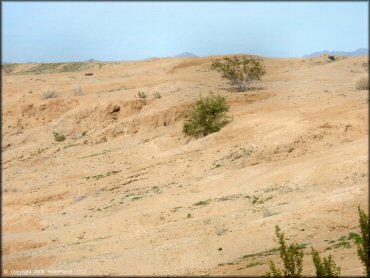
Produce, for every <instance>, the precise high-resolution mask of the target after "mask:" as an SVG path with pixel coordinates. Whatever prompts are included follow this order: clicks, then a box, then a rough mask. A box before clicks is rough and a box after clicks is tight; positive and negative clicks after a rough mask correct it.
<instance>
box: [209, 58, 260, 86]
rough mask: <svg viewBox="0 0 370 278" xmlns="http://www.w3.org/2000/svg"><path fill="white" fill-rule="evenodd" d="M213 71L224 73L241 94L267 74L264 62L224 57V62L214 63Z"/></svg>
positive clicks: (223, 75)
mask: <svg viewBox="0 0 370 278" xmlns="http://www.w3.org/2000/svg"><path fill="white" fill-rule="evenodd" d="M211 69H213V70H216V71H218V72H221V73H222V77H224V78H226V79H229V80H230V81H231V83H232V84H233V85H234V86H235V87H236V88H237V89H238V90H239V91H241V92H243V91H245V90H247V89H248V88H249V86H250V85H251V83H252V82H254V81H258V80H261V77H262V76H263V75H264V74H265V69H264V66H263V64H262V61H260V60H257V59H254V58H245V57H241V58H238V57H236V56H235V57H233V58H228V57H224V58H223V60H216V61H212V65H211Z"/></svg>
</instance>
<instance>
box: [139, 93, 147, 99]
mask: <svg viewBox="0 0 370 278" xmlns="http://www.w3.org/2000/svg"><path fill="white" fill-rule="evenodd" d="M137 96H138V97H139V98H146V93H144V92H138V93H137Z"/></svg>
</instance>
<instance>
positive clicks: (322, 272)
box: [311, 247, 340, 277]
mask: <svg viewBox="0 0 370 278" xmlns="http://www.w3.org/2000/svg"><path fill="white" fill-rule="evenodd" d="M311 250H312V252H311V255H312V260H313V264H314V266H315V269H316V276H317V277H338V276H339V274H340V267H338V266H337V265H336V264H335V262H334V261H333V259H332V257H331V255H329V256H328V257H327V258H325V257H324V259H323V261H321V258H320V255H319V253H318V252H317V251H316V250H315V249H313V248H312V247H311Z"/></svg>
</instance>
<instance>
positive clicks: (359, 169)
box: [2, 56, 369, 276]
mask: <svg viewBox="0 0 370 278" xmlns="http://www.w3.org/2000/svg"><path fill="white" fill-rule="evenodd" d="M216 58H222V57H221V56H220V57H205V58H183V59H181V58H163V59H151V60H143V61H132V62H96V61H94V62H90V63H87V62H86V63H62V64H17V65H8V66H7V67H6V68H4V69H3V82H2V260H3V270H4V271H5V270H6V271H7V272H8V274H13V275H17V274H22V271H23V274H29V273H32V274H35V273H36V272H34V271H37V270H41V272H40V273H39V274H46V275H53V274H58V275H211V276H212V275H263V274H265V273H266V272H267V271H268V270H269V261H270V260H273V261H275V262H276V263H278V264H277V265H278V266H279V267H281V263H280V258H279V255H278V253H277V251H276V248H277V247H278V242H277V240H276V237H275V225H279V227H280V228H281V230H282V231H283V232H284V233H285V235H286V237H287V242H288V243H291V242H293V241H296V242H298V243H300V244H303V245H304V246H305V249H304V253H305V257H304V268H303V274H305V275H314V274H315V272H314V271H315V270H314V267H313V263H312V258H311V256H310V252H311V247H314V248H315V249H316V250H318V251H319V252H320V254H321V255H323V256H327V255H329V254H332V256H333V258H334V260H335V262H336V263H337V265H339V266H340V267H341V275H362V274H363V268H362V265H361V263H360V261H359V259H358V257H357V249H356V246H355V244H354V243H353V241H352V240H350V239H348V238H349V235H350V234H351V233H359V232H360V228H359V222H358V212H357V206H360V207H361V208H362V209H364V210H365V211H368V143H369V141H368V140H369V139H368V132H369V130H368V120H369V119H368V105H369V92H368V90H357V89H356V87H355V80H356V78H358V77H359V76H362V75H367V72H368V70H369V69H368V57H367V56H361V57H337V59H336V60H335V61H330V60H329V59H328V57H327V56H321V57H317V58H304V59H303V58H294V59H293V58H292V59H287V58H285V59H278V58H264V57H260V58H261V59H262V60H263V63H264V65H265V68H266V75H265V76H263V77H262V81H261V82H256V83H254V84H253V86H252V88H251V89H250V90H248V91H246V92H243V93H240V92H237V91H235V90H234V89H233V87H232V86H231V85H230V84H229V82H228V81H227V80H225V79H223V78H222V77H221V74H220V73H218V72H215V71H212V70H210V69H209V66H210V64H211V62H212V60H213V59H216ZM86 73H93V75H88V76H86V75H85V74H86ZM76 87H80V88H81V90H82V92H83V95H80V96H78V95H77V96H76V95H75V94H74V88H76ZM48 89H53V90H55V91H57V92H58V96H57V97H56V98H49V99H43V98H42V95H43V92H44V91H45V90H48ZM139 91H140V92H144V93H145V94H146V95H147V97H146V98H139V97H138V96H137V94H138V92H139ZM210 91H212V92H214V93H216V94H220V95H222V96H225V97H226V99H227V103H228V104H229V105H230V111H229V115H230V117H231V122H230V123H229V124H228V125H226V126H225V127H224V128H222V129H221V130H220V131H219V132H217V133H213V134H211V135H208V136H206V137H203V138H199V139H194V138H190V137H186V136H185V135H184V134H183V133H182V126H183V122H184V112H185V111H186V109H187V108H188V107H189V106H190V105H191V104H192V103H193V102H194V101H195V100H197V99H198V98H199V96H207V95H208V93H209V92H210ZM155 92H158V93H159V94H160V95H161V97H160V98H155V97H154V96H153V94H154V93H155ZM54 132H58V133H63V134H64V135H65V137H66V139H65V140H64V141H60V142H58V141H56V140H55V138H54V135H53V133H54ZM48 270H50V271H49V272H47V271H48ZM42 271H45V273H44V272H42ZM53 271H54V272H53Z"/></svg>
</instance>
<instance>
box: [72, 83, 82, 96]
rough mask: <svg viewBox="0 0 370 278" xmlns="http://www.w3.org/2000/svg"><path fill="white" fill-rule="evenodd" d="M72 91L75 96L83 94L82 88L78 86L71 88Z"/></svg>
mask: <svg viewBox="0 0 370 278" xmlns="http://www.w3.org/2000/svg"><path fill="white" fill-rule="evenodd" d="M73 93H74V95H75V96H76V97H78V96H82V95H84V92H83V91H82V88H81V87H80V86H76V87H74V88H73Z"/></svg>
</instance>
